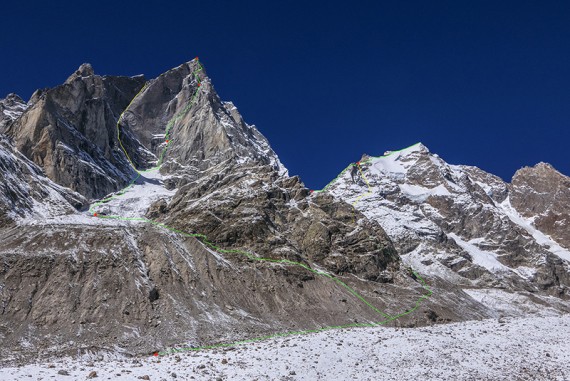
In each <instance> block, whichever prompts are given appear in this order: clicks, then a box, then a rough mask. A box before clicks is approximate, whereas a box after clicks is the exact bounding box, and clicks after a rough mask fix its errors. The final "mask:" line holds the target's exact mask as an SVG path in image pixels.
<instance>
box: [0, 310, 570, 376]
mask: <svg viewBox="0 0 570 381" xmlns="http://www.w3.org/2000/svg"><path fill="white" fill-rule="evenodd" d="M90 376H92V379H94V380H141V379H143V380H153V381H154V380H157V381H158V380H168V381H170V380H216V381H217V380H260V381H261V380H375V381H376V380H412V379H417V380H493V381H496V380H570V315H565V316H561V317H542V318H538V317H537V318H524V319H521V318H518V319H504V320H484V321H474V322H467V323H457V324H448V325H438V326H433V327H424V328H405V329H397V328H384V327H378V328H363V329H346V330H339V331H328V332H321V333H316V334H311V335H306V336H294V337H287V338H280V339H272V340H266V341H263V342H259V343H255V344H245V345H240V346H236V347H231V348H225V349H216V350H207V351H200V352H187V351H186V352H179V353H176V354H170V355H164V356H158V357H154V356H149V357H146V358H138V359H124V360H121V359H115V360H103V361H96V360H95V361H93V360H90V359H85V358H83V359H71V358H66V359H61V360H57V361H53V362H52V363H43V364H30V365H25V366H21V367H17V368H3V369H0V380H86V379H89V377H90Z"/></svg>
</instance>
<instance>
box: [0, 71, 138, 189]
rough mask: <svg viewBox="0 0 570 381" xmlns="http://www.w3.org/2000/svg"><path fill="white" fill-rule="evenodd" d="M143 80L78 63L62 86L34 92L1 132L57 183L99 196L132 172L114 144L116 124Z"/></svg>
mask: <svg viewBox="0 0 570 381" xmlns="http://www.w3.org/2000/svg"><path fill="white" fill-rule="evenodd" d="M144 82H145V80H144V78H143V77H133V78H128V77H108V76H105V77H101V76H98V75H95V74H94V72H93V69H92V68H91V66H90V65H89V64H83V65H82V66H81V67H80V68H79V69H78V70H77V71H76V72H75V73H74V74H72V75H71V76H70V77H69V78H68V79H67V81H66V82H65V83H64V84H63V85H60V86H57V87H55V88H53V89H47V90H43V91H42V90H39V91H37V92H36V93H35V94H34V95H33V96H32V99H31V100H30V104H29V106H28V107H27V108H26V110H24V111H23V112H22V113H21V115H19V116H18V117H17V118H16V119H15V120H14V121H13V122H12V123H10V124H9V125H8V126H6V134H7V135H9V136H10V137H11V138H13V139H14V141H15V143H16V147H17V149H18V150H19V151H20V152H22V153H23V154H24V155H25V156H26V157H28V158H29V159H30V160H32V161H33V162H34V163H36V164H37V165H39V166H40V167H41V168H42V169H43V170H44V172H45V173H46V175H47V176H48V177H49V178H50V179H52V180H53V181H55V182H56V183H58V184H60V185H62V186H65V187H68V188H71V189H72V190H74V191H77V192H78V193H80V194H82V195H84V196H86V197H90V198H97V197H101V196H103V195H105V194H107V193H109V192H112V191H115V190H117V189H119V188H120V187H122V186H123V185H124V184H125V183H127V182H128V181H129V180H130V179H131V178H132V177H133V176H134V173H133V171H132V169H131V168H130V165H129V163H128V161H127V159H126V158H125V156H124V155H123V154H122V152H121V151H120V149H119V147H118V144H117V128H116V124H117V119H118V118H119V115H120V114H121V113H122V111H123V110H124V109H125V108H126V106H127V105H128V104H129V102H130V101H131V99H132V98H133V97H134V95H135V94H136V93H137V92H138V91H139V90H140V89H141V88H142V86H143V84H144ZM132 144H133V145H135V143H132Z"/></svg>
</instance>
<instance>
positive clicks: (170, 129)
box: [121, 60, 286, 174]
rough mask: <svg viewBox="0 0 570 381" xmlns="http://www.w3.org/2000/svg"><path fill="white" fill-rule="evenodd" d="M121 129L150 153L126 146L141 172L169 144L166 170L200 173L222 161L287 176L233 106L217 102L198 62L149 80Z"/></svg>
mask: <svg viewBox="0 0 570 381" xmlns="http://www.w3.org/2000/svg"><path fill="white" fill-rule="evenodd" d="M121 127H122V128H124V129H125V130H129V131H132V132H133V133H134V134H136V135H137V136H138V140H139V141H140V143H141V144H142V145H143V146H144V147H145V148H146V149H147V150H148V152H151V153H152V154H153V156H149V155H141V154H140V151H137V150H135V149H133V147H126V149H127V151H128V152H129V156H131V158H132V159H133V161H134V162H135V163H136V165H137V166H140V167H148V166H153V165H155V164H156V163H157V162H158V161H159V157H160V155H161V153H162V152H163V151H164V148H165V145H166V140H169V142H168V150H167V151H166V154H165V156H164V157H163V161H164V163H165V164H166V165H165V167H164V168H165V170H166V171H176V170H180V169H181V168H187V169H188V170H189V171H191V172H192V171H193V172H198V171H203V170H205V169H208V168H211V167H212V166H215V165H218V164H220V163H222V162H224V163H226V164H230V163H231V164H236V165H238V164H244V163H246V162H247V163H257V164H261V165H269V166H272V167H273V168H274V169H275V170H276V171H278V172H279V173H282V174H285V173H286V169H285V167H284V166H283V165H282V164H281V162H280V161H279V159H278V157H277V155H276V154H275V152H274V151H273V150H272V149H271V147H270V146H269V143H268V142H267V139H265V137H264V136H263V135H262V134H261V133H260V132H259V131H258V130H257V128H256V127H255V126H253V125H249V124H247V123H246V122H245V121H244V120H243V118H242V116H241V115H240V114H239V112H238V110H237V108H236V107H235V105H234V104H233V103H231V102H223V101H222V100H221V99H220V97H219V96H218V94H217V93H216V91H215V89H214V87H213V85H212V81H211V80H210V78H209V77H208V76H207V74H206V72H205V70H204V68H203V66H202V65H201V64H200V62H199V61H198V60H192V61H189V62H187V63H185V64H182V65H180V66H178V67H176V68H174V69H171V70H169V71H167V72H166V73H164V74H162V75H160V76H159V77H158V78H156V79H154V80H152V81H150V82H149V84H148V86H147V87H146V88H145V89H144V90H143V91H141V93H140V94H139V95H138V96H137V97H136V98H135V99H134V100H133V102H132V103H131V105H130V107H129V110H128V111H127V112H126V113H125V115H124V117H123V119H122V120H121ZM167 134H168V137H167Z"/></svg>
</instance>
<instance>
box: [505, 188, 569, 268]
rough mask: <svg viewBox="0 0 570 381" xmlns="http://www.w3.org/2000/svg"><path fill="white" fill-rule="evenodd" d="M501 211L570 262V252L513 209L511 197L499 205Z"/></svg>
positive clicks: (551, 250)
mask: <svg viewBox="0 0 570 381" xmlns="http://www.w3.org/2000/svg"><path fill="white" fill-rule="evenodd" d="M498 206H499V207H500V208H501V210H502V211H503V212H504V213H505V214H506V215H507V217H509V219H510V220H511V221H513V222H514V223H515V224H517V225H519V226H520V227H522V228H523V229H525V230H526V231H527V232H528V233H529V234H530V235H531V236H532V237H533V238H534V239H535V240H536V242H537V243H538V244H539V245H542V246H546V248H547V249H548V251H550V252H551V253H553V254H555V255H557V256H558V257H560V258H561V259H564V260H566V261H569V262H570V251H568V250H567V249H565V248H563V247H562V246H560V245H559V244H558V243H557V242H556V241H554V240H553V239H552V238H550V237H549V236H547V235H546V234H544V233H543V232H541V231H540V230H538V229H537V228H535V227H534V226H533V224H532V219H531V218H524V217H523V216H521V215H520V214H519V212H517V211H516V210H515V208H513V206H512V205H511V200H510V199H509V197H507V198H506V199H505V201H503V202H502V203H501V204H499V205H498Z"/></svg>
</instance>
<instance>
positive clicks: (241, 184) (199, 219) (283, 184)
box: [148, 164, 399, 282]
mask: <svg viewBox="0 0 570 381" xmlns="http://www.w3.org/2000/svg"><path fill="white" fill-rule="evenodd" d="M308 196H309V191H308V189H306V188H305V187H304V186H303V184H302V183H301V182H300V181H299V179H298V178H297V177H283V176H280V175H279V173H278V172H277V171H275V169H274V168H273V167H271V166H257V167H254V166H251V165H250V166H246V165H239V166H238V167H237V168H234V167H232V166H227V165H225V164H224V165H219V166H217V167H213V168H211V169H210V171H209V174H205V175H204V176H203V177H201V178H200V179H198V180H196V181H194V182H191V183H188V184H186V185H184V186H183V187H181V188H180V189H179V190H178V192H177V193H176V195H175V196H174V197H173V199H172V201H171V202H170V203H169V204H168V205H160V204H156V205H155V206H154V207H153V208H151V211H150V212H149V214H148V216H149V217H153V218H156V217H159V218H161V219H163V220H164V221H166V222H167V224H168V225H171V226H176V227H177V228H179V229H183V230H184V231H191V232H199V233H200V234H204V235H206V236H207V237H211V242H212V243H214V244H215V245H216V246H220V247H223V248H225V249H240V250H244V251H247V252H250V253H255V255H259V256H261V257H265V258H272V259H288V260H293V261H297V262H302V263H306V264H308V265H310V266H313V265H318V266H322V267H324V268H326V269H328V270H330V271H332V272H334V273H336V274H344V273H352V274H357V275H359V276H361V277H363V278H365V279H367V280H374V281H379V282H389V281H391V280H392V277H393V275H394V272H395V271H397V270H398V268H399V258H398V255H397V253H396V250H395V249H394V247H393V245H392V243H391V242H390V240H389V238H388V237H387V236H386V234H385V232H384V231H383V229H382V228H381V227H380V226H379V225H378V224H376V223H374V222H371V221H368V220H367V219H366V218H364V216H362V215H361V214H360V213H358V215H357V218H356V219H355V218H354V217H355V214H354V209H353V208H352V207H351V206H350V205H348V204H346V203H344V202H339V201H337V200H334V199H333V198H332V197H330V196H328V195H317V196H315V197H308ZM159 210H160V212H159Z"/></svg>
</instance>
